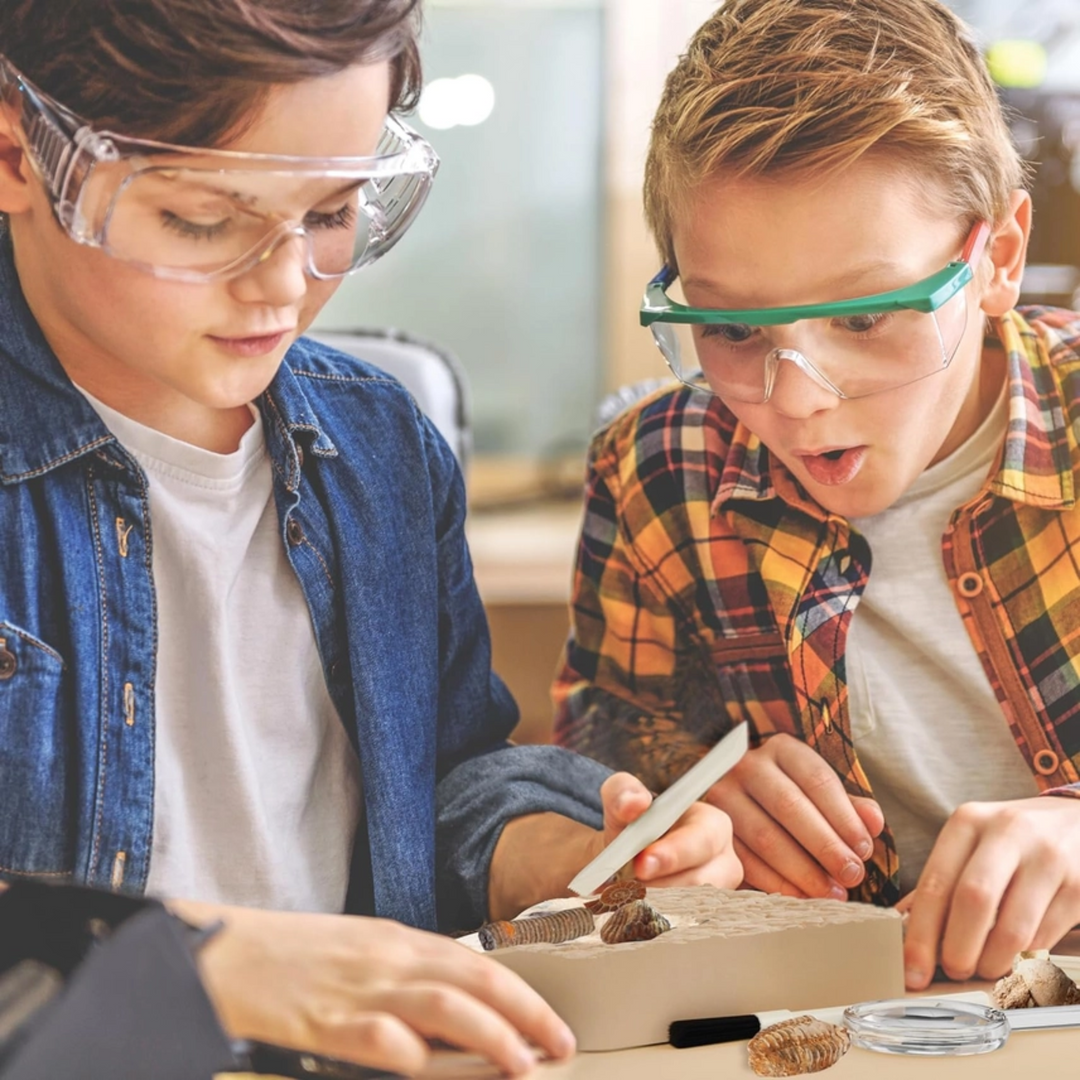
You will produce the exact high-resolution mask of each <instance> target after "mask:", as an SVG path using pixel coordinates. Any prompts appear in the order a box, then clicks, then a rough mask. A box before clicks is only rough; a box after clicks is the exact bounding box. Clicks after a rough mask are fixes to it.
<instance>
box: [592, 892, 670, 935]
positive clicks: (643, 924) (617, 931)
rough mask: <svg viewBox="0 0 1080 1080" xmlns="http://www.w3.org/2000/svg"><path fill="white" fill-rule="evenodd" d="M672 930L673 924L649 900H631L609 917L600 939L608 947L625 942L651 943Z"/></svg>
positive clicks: (601, 930) (601, 931) (602, 928)
mask: <svg viewBox="0 0 1080 1080" xmlns="http://www.w3.org/2000/svg"><path fill="white" fill-rule="evenodd" d="M670 929H671V923H670V922H668V920H667V919H666V918H665V917H664V916H663V915H661V914H660V912H659V911H657V910H656V908H654V907H653V906H652V904H650V903H649V901H648V900H631V901H630V903H628V904H624V905H623V906H622V907H621V908H619V909H618V911H616V912H614V913H613V914H612V915H610V916H609V917H608V920H607V922H605V923H604V925H603V926H602V927H600V937H601V939H602V940H603V941H605V942H606V943H607V944H608V945H621V944H622V943H623V942H625V941H651V940H652V939H653V938H654V937H659V936H660V935H661V934H663V933H664V932H665V931H667V930H670Z"/></svg>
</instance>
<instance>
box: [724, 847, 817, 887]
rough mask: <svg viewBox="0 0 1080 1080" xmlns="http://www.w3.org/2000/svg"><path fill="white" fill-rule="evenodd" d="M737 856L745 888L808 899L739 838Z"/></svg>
mask: <svg viewBox="0 0 1080 1080" xmlns="http://www.w3.org/2000/svg"><path fill="white" fill-rule="evenodd" d="M735 854H736V855H738V857H739V861H740V862H741V863H742V868H743V887H744V888H746V887H749V888H752V889H757V890H758V891H759V892H763V893H780V894H781V895H782V896H794V897H797V898H798V899H800V900H805V899H806V893H804V892H803V891H802V889H800V888H799V887H798V886H797V885H793V884H792V883H791V882H790V881H788V879H787V878H786V877H784V876H783V875H781V874H778V873H777V872H776V871H775V870H774V869H773V868H772V867H771V866H769V864H768V863H766V862H763V861H762V860H761V859H759V858H758V857H757V856H756V855H755V854H754V853H753V852H752V851H751V850H750V849H749V848H748V847H747V846H746V845H745V844H744V843H743V842H742V841H741V840H739V839H738V837H736V838H735Z"/></svg>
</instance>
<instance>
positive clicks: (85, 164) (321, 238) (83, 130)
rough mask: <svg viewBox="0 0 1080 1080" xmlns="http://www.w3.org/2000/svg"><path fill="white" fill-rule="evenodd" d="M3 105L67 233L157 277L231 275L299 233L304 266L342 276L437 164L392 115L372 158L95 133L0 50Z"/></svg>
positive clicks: (398, 228) (384, 247)
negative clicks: (242, 148) (252, 150)
mask: <svg viewBox="0 0 1080 1080" xmlns="http://www.w3.org/2000/svg"><path fill="white" fill-rule="evenodd" d="M0 107H3V108H4V110H5V112H6V113H7V116H8V118H9V120H10V122H11V123H12V126H13V128H14V129H15V131H16V132H17V133H18V137H19V138H20V139H21V141H22V143H23V149H24V150H25V152H26V154H27V157H28V159H29V161H30V163H31V166H32V167H33V169H34V172H35V173H36V175H37V176H38V178H39V179H40V180H41V182H42V183H43V185H44V186H45V189H46V191H47V192H48V195H49V197H50V200H51V202H52V208H53V213H54V214H55V216H56V219H57V221H58V222H59V223H60V225H61V227H62V228H63V229H64V230H65V231H66V232H67V233H68V235H69V236H70V237H71V238H72V239H73V240H75V241H76V242H78V243H80V244H87V245H90V246H92V247H97V248H100V249H101V250H102V251H104V252H106V253H107V254H108V255H110V256H112V257H113V258H116V259H122V260H124V261H125V262H128V263H132V264H134V265H135V266H137V267H139V268H140V269H141V270H145V271H146V272H148V273H151V274H153V275H155V276H156V277H161V278H168V279H172V280H176V281H190V282H207V281H215V280H221V279H227V278H231V277H235V276H237V275H239V274H243V273H245V272H246V271H248V270H250V269H251V268H252V267H253V266H255V265H256V264H257V263H259V262H260V261H262V260H265V259H267V258H269V257H270V256H271V255H272V254H273V252H274V251H275V250H276V249H277V248H278V246H279V245H280V244H282V243H284V242H286V241H288V240H290V239H292V238H300V239H301V240H302V241H303V242H304V244H305V245H306V253H307V255H306V257H307V264H306V269H307V272H308V273H309V274H310V275H311V276H313V277H316V278H339V277H343V276H344V275H345V274H349V273H352V272H353V271H354V270H358V269H360V267H362V266H366V265H368V264H369V263H372V262H374V261H375V260H376V259H377V258H379V257H380V256H381V255H383V254H385V253H386V252H387V251H389V250H390V248H392V247H393V246H394V244H396V243H397V241H398V240H400V239H401V237H402V235H403V234H404V232H405V230H406V229H407V228H408V227H409V225H410V224H411V223H412V222H413V220H414V219H415V218H416V215H417V213H418V212H419V211H420V208H421V207H422V206H423V204H424V200H425V199H426V198H427V194H428V191H429V190H430V188H431V182H432V180H433V179H434V176H435V173H436V171H437V169H438V166H439V159H438V156H437V155H436V153H435V151H434V150H433V149H432V147H431V146H430V144H429V143H428V142H427V141H426V140H425V139H423V138H422V137H421V136H420V135H418V134H417V133H416V132H415V131H412V130H411V129H410V128H409V127H408V126H407V125H406V124H404V123H402V122H401V121H400V120H399V119H397V118H396V117H393V116H391V117H388V119H387V121H386V124H385V127H384V129H383V132H382V135H381V137H380V140H379V143H378V145H377V147H376V150H375V153H374V155H372V156H370V157H355V158H347V157H330V158H306V157H292V156H287V155H276V154H249V153H242V152H238V151H230V150H204V149H199V148H196V147H185V146H172V145H169V144H168V143H160V142H154V141H153V140H149V139H132V138H127V137H125V136H121V135H115V134H113V133H112V132H108V131H94V130H93V129H92V127H91V126H90V125H89V124H87V123H86V122H85V121H84V120H82V119H81V118H80V117H78V116H76V115H75V114H74V113H72V112H71V111H70V110H68V109H66V108H65V107H64V106H63V105H61V104H59V102H57V101H55V100H53V99H52V98H50V97H49V96H48V95H47V94H45V93H43V92H42V91H41V90H39V89H38V88H37V87H35V86H34V85H33V83H31V82H30V81H29V80H28V79H26V78H25V77H24V76H23V75H22V74H20V72H19V71H18V70H17V69H16V68H14V67H13V66H12V65H11V63H10V62H9V61H8V60H7V59H6V58H5V57H4V56H2V55H0Z"/></svg>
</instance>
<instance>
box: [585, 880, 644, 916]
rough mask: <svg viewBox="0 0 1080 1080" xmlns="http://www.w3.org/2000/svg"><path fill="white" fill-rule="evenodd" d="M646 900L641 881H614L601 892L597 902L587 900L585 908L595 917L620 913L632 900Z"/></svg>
mask: <svg viewBox="0 0 1080 1080" xmlns="http://www.w3.org/2000/svg"><path fill="white" fill-rule="evenodd" d="M644 899H645V886H644V885H643V884H642V883H641V882H640V881H613V882H612V883H611V884H610V885H605V886H604V888H602V889H601V890H600V895H599V896H597V897H596V899H595V900H587V901H586V902H585V906H586V907H587V908H588V909H589V910H590V911H591V912H592V913H593V914H594V915H604V914H606V913H607V912H609V911H618V909H619V908H621V907H625V906H626V905H627V904H629V903H630V902H631V901H632V900H644Z"/></svg>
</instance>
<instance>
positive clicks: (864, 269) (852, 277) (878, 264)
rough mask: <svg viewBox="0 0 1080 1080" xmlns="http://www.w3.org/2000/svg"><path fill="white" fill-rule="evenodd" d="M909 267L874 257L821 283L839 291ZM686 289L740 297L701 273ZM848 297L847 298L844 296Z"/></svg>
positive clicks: (741, 305)
mask: <svg viewBox="0 0 1080 1080" xmlns="http://www.w3.org/2000/svg"><path fill="white" fill-rule="evenodd" d="M907 269H908V268H907V267H905V266H903V265H902V264H901V263H898V262H896V261H894V260H892V259H872V260H870V261H869V262H865V263H861V264H860V265H858V266H854V267H852V268H851V269H850V270H845V271H844V272H843V273H842V274H837V275H836V276H835V277H831V278H829V279H828V280H827V281H824V282H822V283H821V286H822V291H823V292H826V293H828V292H833V291H839V290H841V289H843V288H845V287H846V286H849V285H855V284H856V283H857V282H859V281H862V280H864V279H865V278H868V277H872V276H873V275H875V274H877V275H887V274H891V275H894V276H895V277H897V278H900V277H901V275H903V274H904V273H905V272H906V271H907ZM913 281H914V279H907V278H905V279H904V280H903V281H901V283H900V284H912V283H913ZM895 287H897V286H887V287H886V288H877V289H874V290H873V291H872V292H867V291H864V292H863V293H861V294H860V295H869V296H873V295H874V293H879V292H887V291H888V290H889V289H890V288H895ZM683 288H684V289H688V288H689V289H702V290H704V291H706V292H709V293H712V294H713V295H719V296H722V297H724V298H725V299H727V298H728V297H729V296H732V295H734V296H735V297H738V295H739V294H738V293H737V292H735V293H732V292H731V291H730V290H727V289H725V288H724V287H723V286H722V285H720V284H719V283H718V282H716V281H713V280H712V279H710V278H707V277H703V276H701V275H695V276H693V277H689V278H684V279H683ZM843 299H847V298H843ZM758 306H759V305H758V304H756V303H746V302H743V303H737V304H733V303H725V304H724V305H723V307H724V308H731V309H732V310H736V311H737V310H738V309H739V308H751V307H758Z"/></svg>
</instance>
